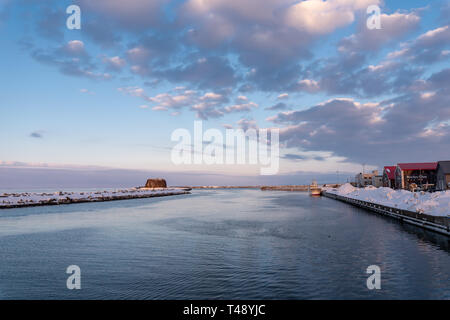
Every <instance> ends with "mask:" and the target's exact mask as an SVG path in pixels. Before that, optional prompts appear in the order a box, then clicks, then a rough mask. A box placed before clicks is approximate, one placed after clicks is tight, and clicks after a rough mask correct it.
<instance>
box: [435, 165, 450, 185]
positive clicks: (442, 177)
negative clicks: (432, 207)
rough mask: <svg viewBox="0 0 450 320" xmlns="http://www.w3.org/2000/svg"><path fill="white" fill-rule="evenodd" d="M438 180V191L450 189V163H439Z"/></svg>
mask: <svg viewBox="0 0 450 320" xmlns="http://www.w3.org/2000/svg"><path fill="white" fill-rule="evenodd" d="M436 180H437V181H436V190H448V189H450V161H439V162H438V165H437V170H436Z"/></svg>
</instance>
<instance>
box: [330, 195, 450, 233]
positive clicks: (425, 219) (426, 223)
mask: <svg viewBox="0 0 450 320" xmlns="http://www.w3.org/2000/svg"><path fill="white" fill-rule="evenodd" d="M322 195H323V196H325V197H328V198H331V199H335V200H339V201H342V202H346V203H349V204H351V205H354V206H357V207H360V208H364V209H366V210H369V211H372V212H376V213H378V214H382V215H385V216H389V217H392V218H395V219H398V220H400V221H402V222H406V223H410V224H413V225H416V226H419V227H422V228H425V229H428V230H433V231H436V232H439V233H441V234H445V235H447V236H450V218H448V217H440V216H432V215H428V214H424V213H419V212H412V211H408V210H402V209H398V208H393V207H387V206H383V205H380V204H376V203H372V202H367V201H362V200H358V199H353V198H348V197H344V196H340V195H336V194H333V193H329V192H326V191H323V192H322Z"/></svg>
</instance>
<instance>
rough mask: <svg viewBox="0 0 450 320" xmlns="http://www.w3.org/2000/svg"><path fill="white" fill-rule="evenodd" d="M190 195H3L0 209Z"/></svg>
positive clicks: (172, 191) (159, 191)
mask: <svg viewBox="0 0 450 320" xmlns="http://www.w3.org/2000/svg"><path fill="white" fill-rule="evenodd" d="M186 193H189V192H188V191H187V190H186V189H184V188H154V189H145V188H130V189H120V190H115V191H91V192H64V191H59V192H54V193H35V192H31V193H30V192H25V193H2V194H0V209H4V208H17V207H27V206H39V205H55V204H69V203H80V202H100V201H112V200H125V199H135V198H150V197H161V196H171V195H178V194H186Z"/></svg>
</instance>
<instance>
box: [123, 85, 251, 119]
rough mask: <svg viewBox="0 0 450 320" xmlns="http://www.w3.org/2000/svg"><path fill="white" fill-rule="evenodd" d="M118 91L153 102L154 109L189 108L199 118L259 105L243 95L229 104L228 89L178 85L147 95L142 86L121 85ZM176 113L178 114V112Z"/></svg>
mask: <svg viewBox="0 0 450 320" xmlns="http://www.w3.org/2000/svg"><path fill="white" fill-rule="evenodd" d="M118 91H120V92H123V93H126V94H128V95H131V96H134V97H139V98H141V99H144V100H145V101H147V102H150V103H153V104H154V106H153V107H152V110H155V111H168V110H176V112H179V110H180V109H189V110H191V111H194V112H195V114H196V116H197V118H200V119H203V120H207V119H210V118H220V117H223V116H224V115H226V114H230V113H237V112H250V111H252V110H253V109H256V108H257V107H258V105H257V104H256V103H255V102H252V101H249V100H248V98H247V97H245V96H242V95H239V96H237V97H236V99H235V102H236V103H235V104H232V105H228V103H229V101H230V98H229V95H228V92H227V91H223V92H221V93H217V92H212V91H207V92H202V91H196V90H185V88H184V87H176V88H174V89H173V90H171V91H169V92H164V93H160V94H157V95H155V96H149V95H147V94H146V93H145V90H144V89H142V88H140V87H121V88H118ZM175 115H178V113H176V114H175Z"/></svg>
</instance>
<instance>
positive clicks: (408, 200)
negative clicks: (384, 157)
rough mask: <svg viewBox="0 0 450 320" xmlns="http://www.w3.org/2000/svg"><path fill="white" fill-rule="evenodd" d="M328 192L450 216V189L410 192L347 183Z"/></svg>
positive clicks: (433, 214) (414, 210)
mask: <svg viewBox="0 0 450 320" xmlns="http://www.w3.org/2000/svg"><path fill="white" fill-rule="evenodd" d="M325 191H326V192H328V193H332V194H336V195H339V196H343V197H347V198H352V199H357V200H362V201H367V202H372V203H376V204H380V205H383V206H387V207H392V208H398V209H402V210H408V211H412V212H419V213H424V214H428V215H432V216H441V217H449V216H450V191H441V192H433V193H429V192H410V191H407V190H393V189H391V188H384V187H381V188H375V187H373V186H368V187H365V188H355V187H353V186H352V185H351V184H349V183H346V184H344V185H342V186H341V187H340V188H338V189H331V188H327V189H326V190H325Z"/></svg>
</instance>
